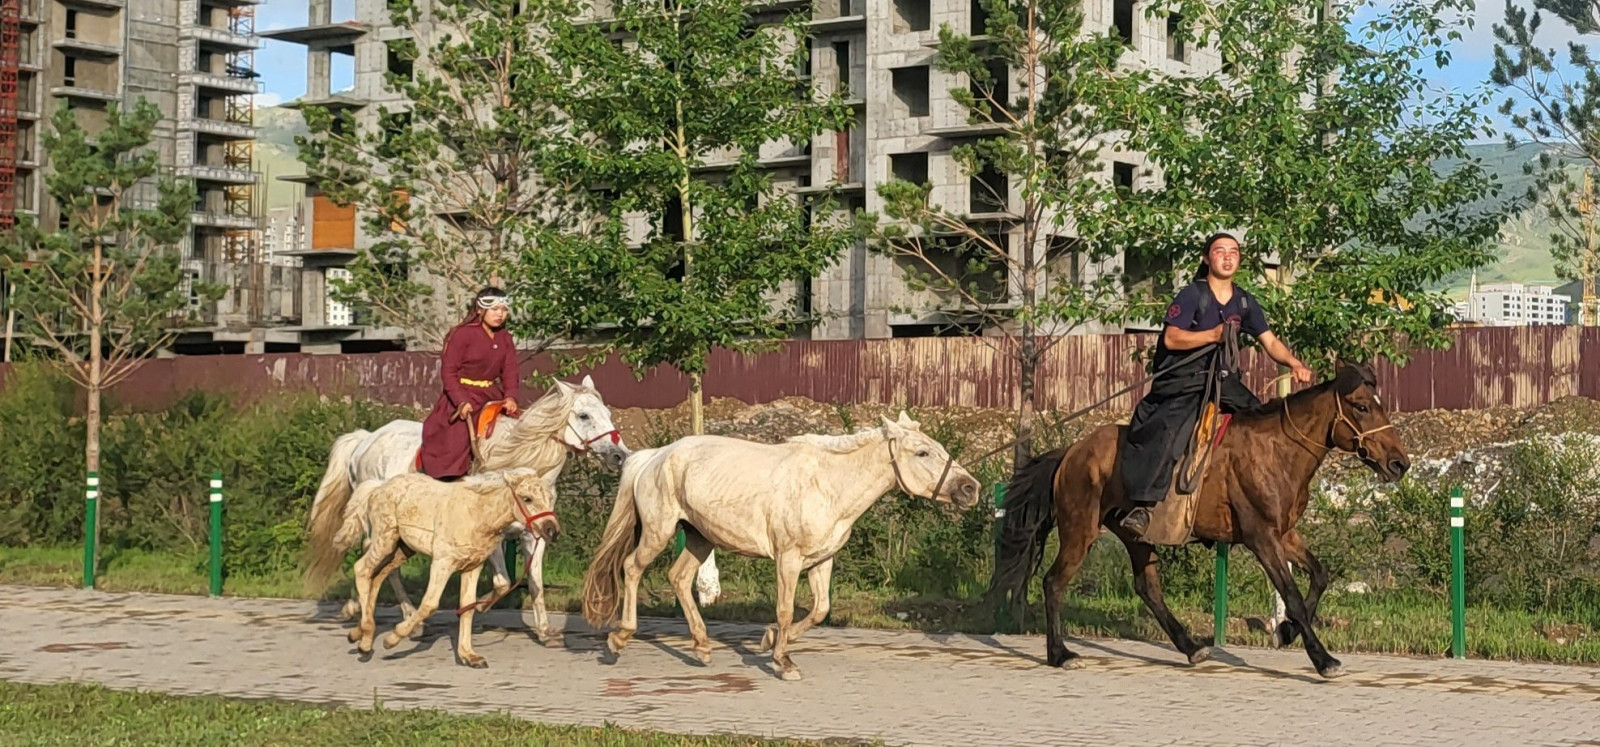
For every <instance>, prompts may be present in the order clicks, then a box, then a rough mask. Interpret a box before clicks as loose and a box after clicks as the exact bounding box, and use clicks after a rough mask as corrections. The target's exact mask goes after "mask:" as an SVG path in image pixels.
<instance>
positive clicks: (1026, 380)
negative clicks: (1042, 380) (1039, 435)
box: [1011, 324, 1039, 474]
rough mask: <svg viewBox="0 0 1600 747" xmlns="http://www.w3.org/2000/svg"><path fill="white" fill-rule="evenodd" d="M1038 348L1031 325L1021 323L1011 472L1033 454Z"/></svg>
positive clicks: (1025, 462)
mask: <svg viewBox="0 0 1600 747" xmlns="http://www.w3.org/2000/svg"><path fill="white" fill-rule="evenodd" d="M1038 349H1039V344H1038V341H1037V340H1035V339H1034V330H1033V325H1032V324H1024V325H1022V351H1021V362H1022V371H1021V377H1020V379H1019V381H1018V391H1017V396H1018V398H1019V399H1020V400H1021V401H1020V402H1019V403H1018V404H1017V443H1016V446H1014V447H1012V448H1013V452H1012V456H1011V471H1012V474H1015V473H1016V471H1017V470H1019V469H1022V467H1023V465H1025V464H1027V463H1028V458H1029V457H1031V456H1032V455H1033V419H1034V397H1035V386H1034V381H1035V376H1036V375H1037V374H1038V370H1039V353H1038Z"/></svg>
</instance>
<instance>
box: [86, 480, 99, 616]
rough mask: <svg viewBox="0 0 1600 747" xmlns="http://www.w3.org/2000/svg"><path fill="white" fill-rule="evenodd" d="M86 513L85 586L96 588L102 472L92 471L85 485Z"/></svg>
mask: <svg viewBox="0 0 1600 747" xmlns="http://www.w3.org/2000/svg"><path fill="white" fill-rule="evenodd" d="M83 495H84V499H85V503H86V505H85V507H84V508H85V513H84V518H83V588H85V589H93V588H94V572H95V567H94V566H95V557H96V554H95V543H94V537H95V527H96V526H98V525H99V523H100V514H99V507H100V473H99V472H90V473H89V477H88V480H86V481H85V485H84V492H83Z"/></svg>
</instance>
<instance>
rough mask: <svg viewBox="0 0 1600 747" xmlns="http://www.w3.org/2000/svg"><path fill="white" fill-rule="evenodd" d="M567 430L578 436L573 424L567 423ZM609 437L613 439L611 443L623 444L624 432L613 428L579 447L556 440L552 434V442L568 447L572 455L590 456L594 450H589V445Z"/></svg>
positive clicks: (580, 444) (583, 442) (585, 441)
mask: <svg viewBox="0 0 1600 747" xmlns="http://www.w3.org/2000/svg"><path fill="white" fill-rule="evenodd" d="M566 430H569V431H572V435H574V436H576V435H578V429H576V428H573V427H572V423H567V427H566ZM607 437H609V438H610V439H611V443H612V444H619V443H622V432H621V431H618V430H617V429H616V428H612V429H611V430H609V431H606V432H605V433H601V434H599V435H597V436H595V437H593V438H589V439H584V440H582V441H580V442H579V443H578V445H577V446H573V445H572V444H569V443H567V442H566V440H564V439H560V438H556V436H555V434H553V433H552V434H550V440H551V441H555V442H556V443H558V444H561V445H562V446H565V447H567V449H568V450H569V451H571V452H572V453H574V454H588V453H589V452H591V451H593V449H590V448H589V444H592V443H594V442H596V441H599V440H600V439H602V438H607Z"/></svg>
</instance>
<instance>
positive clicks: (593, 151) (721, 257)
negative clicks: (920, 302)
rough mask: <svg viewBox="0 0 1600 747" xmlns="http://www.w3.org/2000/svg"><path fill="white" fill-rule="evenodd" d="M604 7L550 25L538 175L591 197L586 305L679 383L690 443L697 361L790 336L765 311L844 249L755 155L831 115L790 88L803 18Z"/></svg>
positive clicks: (788, 326) (704, 2)
mask: <svg viewBox="0 0 1600 747" xmlns="http://www.w3.org/2000/svg"><path fill="white" fill-rule="evenodd" d="M606 12H607V13H608V14H609V15H610V16H611V17H609V18H606V19H602V20H600V21H598V22H597V21H594V20H588V21H580V20H577V19H573V20H570V21H562V20H560V19H553V22H552V25H551V26H550V33H551V35H552V36H553V37H554V38H555V39H558V40H559V46H558V48H556V49H555V50H554V51H553V52H552V58H554V60H555V63H554V64H555V65H556V68H557V75H556V77H557V78H558V79H560V80H562V81H566V82H567V85H566V89H565V90H566V96H565V97H564V98H563V99H562V104H561V107H560V108H561V110H562V111H563V112H564V113H565V114H566V115H567V117H569V118H570V119H569V125H568V126H569V128H570V129H569V136H568V139H567V141H566V142H565V143H564V144H563V145H562V146H561V147H558V148H554V149H552V150H550V151H549V152H547V153H546V157H545V159H544V161H543V167H542V171H543V173H545V174H546V175H547V176H548V177H549V178H551V179H553V180H559V181H560V182H561V183H563V184H574V185H585V186H588V187H591V188H593V190H594V191H593V193H592V195H591V197H590V200H589V203H588V204H589V206H590V209H591V211H592V214H593V215H595V216H597V219H598V223H599V224H600V226H601V228H600V229H599V231H600V232H601V233H603V234H605V235H606V236H608V237H609V238H608V240H607V241H606V242H601V243H603V244H604V246H603V247H601V246H599V245H598V244H597V245H596V246H592V247H591V251H590V253H589V254H588V255H587V256H586V257H585V259H584V262H583V268H584V269H585V270H586V271H588V272H590V273H591V276H590V277H591V285H590V286H589V287H591V288H594V289H595V290H593V291H592V292H590V293H589V295H591V296H594V297H603V298H604V299H605V304H606V308H607V309H608V310H609V313H610V315H611V318H612V319H613V320H614V322H615V325H616V326H615V327H614V336H613V338H612V341H613V343H614V344H616V345H617V346H618V347H619V348H620V350H621V351H622V354H623V357H624V358H625V359H626V360H628V361H629V362H630V363H632V364H634V365H636V366H639V367H644V366H650V365H654V364H659V363H670V364H672V365H674V366H676V367H677V368H678V369H679V370H681V371H683V372H685V373H687V374H689V376H690V377H691V382H692V384H691V389H692V397H693V399H692V407H693V424H694V431H695V432H696V433H699V432H702V431H703V430H704V417H703V414H702V407H701V399H702V398H701V377H702V375H703V374H704V373H705V370H706V360H707V358H708V356H709V355H710V352H711V350H712V349H713V348H716V347H724V348H730V349H740V348H745V347H748V346H750V345H752V344H758V343H760V342H762V341H766V340H771V339H773V338H776V337H780V336H784V335H786V334H788V333H789V332H790V331H791V330H792V329H793V328H794V326H795V325H797V324H800V323H803V322H804V320H803V319H802V318H800V317H799V316H798V315H797V314H795V313H793V312H792V311H791V310H789V309H787V308H784V307H783V306H781V305H778V304H775V303H774V300H775V299H776V298H777V297H778V296H779V295H780V292H781V291H782V290H783V288H784V287H785V285H786V284H787V283H790V282H792V281H794V280H795V279H797V278H804V277H810V276H813V275H815V274H816V273H818V272H820V271H822V270H823V269H825V268H826V267H827V266H828V265H829V263H831V262H832V261H833V260H834V259H835V258H836V257H837V256H838V255H839V254H840V253H841V252H842V251H843V249H844V248H845V247H846V246H847V245H848V243H849V242H850V240H851V238H852V237H851V233H850V231H849V229H848V226H845V225H842V224H841V223H842V222H841V221H838V220H835V219H833V217H832V214H831V213H832V204H833V203H832V199H831V197H830V196H828V195H823V196H821V197H816V198H805V197H802V196H800V195H797V194H796V193H795V192H794V191H793V190H787V191H786V190H783V189H780V187H779V185H778V184H777V183H776V181H775V180H774V178H773V175H772V173H771V172H770V170H769V169H767V168H765V166H764V164H763V163H762V160H761V159H762V156H763V155H766V154H769V153H772V152H775V151H778V150H782V149H784V148H795V147H802V146H803V145H804V144H806V143H808V142H809V139H810V138H811V136H812V135H814V134H816V133H819V132H822V131H824V130H828V129H841V128H843V127H844V126H845V122H846V119H847V110H846V109H845V107H844V106H843V105H842V103H841V101H840V100H838V99H837V98H826V99H824V98H822V97H819V96H816V95H814V94H813V93H812V91H811V86H810V83H809V81H808V80H807V79H806V78H805V77H803V76H804V72H803V71H802V67H803V63H804V60H805V59H806V52H805V39H806V35H805V25H804V23H805V18H804V17H803V16H800V15H791V14H784V13H783V12H781V11H779V10H777V9H775V8H766V7H762V6H759V5H755V6H752V5H750V4H747V3H746V2H745V1H744V0H619V1H618V2H616V3H614V4H613V5H612V6H611V7H610V8H607V9H606ZM813 215H816V216H818V217H819V219H817V220H813ZM641 229H642V230H641ZM641 234H642V235H641ZM519 272H520V273H521V274H522V276H523V278H524V279H525V280H526V281H527V282H530V283H531V282H535V281H537V280H538V279H537V278H535V277H532V276H531V275H530V274H529V272H528V268H527V267H522V268H519ZM797 292H801V293H804V292H806V290H805V288H804V287H801V288H800V289H799V290H798V291H797Z"/></svg>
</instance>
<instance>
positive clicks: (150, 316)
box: [0, 99, 221, 388]
mask: <svg viewBox="0 0 1600 747" xmlns="http://www.w3.org/2000/svg"><path fill="white" fill-rule="evenodd" d="M160 119H161V112H160V110H158V109H157V108H156V106H155V105H154V104H152V103H150V102H148V101H145V100H143V99H141V100H139V102H138V103H136V104H135V105H134V106H133V107H132V108H131V109H127V110H124V109H121V108H119V107H117V106H116V105H114V104H113V105H110V106H109V107H108V112H107V118H106V125H105V127H104V128H103V129H99V130H97V131H95V132H89V131H87V130H85V129H84V128H83V127H82V126H81V125H79V124H78V121H77V119H76V117H75V115H74V114H73V111H72V110H71V109H70V108H69V107H67V105H66V103H65V102H62V105H61V106H60V107H59V108H58V109H57V110H56V112H55V114H54V115H53V116H52V118H51V122H50V127H49V128H47V129H46V130H45V133H44V136H43V137H44V141H43V142H44V149H45V151H46V152H48V153H49V154H50V162H51V170H50V173H49V175H48V176H47V177H46V178H45V191H46V192H47V193H48V194H49V196H50V199H51V200H52V201H53V202H54V203H55V204H56V205H57V206H59V208H60V211H61V215H62V217H63V219H64V221H63V225H61V226H52V227H45V226H40V225H39V224H38V223H36V222H35V221H34V220H33V219H32V218H31V217H29V216H22V219H21V221H20V223H19V224H18V225H17V227H16V230H15V231H13V232H11V233H10V234H8V235H7V236H5V238H4V239H3V241H0V271H3V272H4V274H5V275H6V277H7V278H8V280H9V282H11V283H12V284H13V286H14V288H15V297H14V298H13V299H12V303H14V305H15V307H16V309H17V332H18V333H19V334H27V335H33V336H34V339H35V341H36V342H37V343H40V344H42V345H43V346H46V347H48V348H50V349H52V352H54V353H55V354H57V355H58V356H60V357H61V358H63V359H65V360H66V361H67V362H69V363H70V364H71V365H70V366H69V367H68V370H69V371H70V372H71V374H72V377H73V379H74V380H75V381H77V382H78V383H79V384H80V385H82V386H85V387H92V388H101V387H105V386H109V385H111V384H113V383H115V382H116V381H117V380H118V379H119V378H121V377H123V376H126V375H127V374H128V373H129V372H131V370H132V369H133V368H134V367H135V366H137V364H138V363H139V361H140V359H141V357H142V356H145V355H147V354H148V353H149V352H150V351H151V350H152V349H155V348H159V347H161V346H162V345H164V344H165V343H166V342H167V341H169V340H170V339H171V334H172V328H173V327H174V326H176V325H179V324H181V323H182V316H183V310H184V308H185V307H186V306H187V305H188V303H189V298H190V295H191V294H194V295H195V296H197V297H198V298H200V299H202V300H212V299H215V298H217V297H219V296H220V295H221V289H219V288H216V287H214V286H211V285H208V284H204V283H189V284H186V283H185V282H184V281H183V277H182V275H181V273H180V271H179V264H178V263H179V259H180V257H179V253H178V251H177V248H178V246H179V244H180V243H181V242H182V241H183V240H184V237H185V235H186V234H187V233H188V230H189V212H190V211H191V210H192V209H193V205H194V201H195V192H194V187H193V185H191V184H189V183H187V182H178V181H174V180H172V179H170V178H168V177H167V176H165V175H163V174H162V173H161V167H160V163H159V160H158V156H159V154H158V153H157V152H156V151H155V150H153V149H151V148H150V147H149V144H150V139H151V135H152V133H153V132H154V130H155V127H156V124H157V122H159V121H160ZM86 333H87V334H86ZM91 339H99V340H100V341H101V350H100V351H99V352H100V353H101V355H102V356H103V360H102V361H101V364H100V367H99V370H98V371H95V370H92V369H93V368H94V367H93V366H91V364H90V362H89V359H90V357H91V355H90V340H91ZM92 377H98V379H97V380H95V381H93V382H92V383H91V381H90V379H91V378H92Z"/></svg>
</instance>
